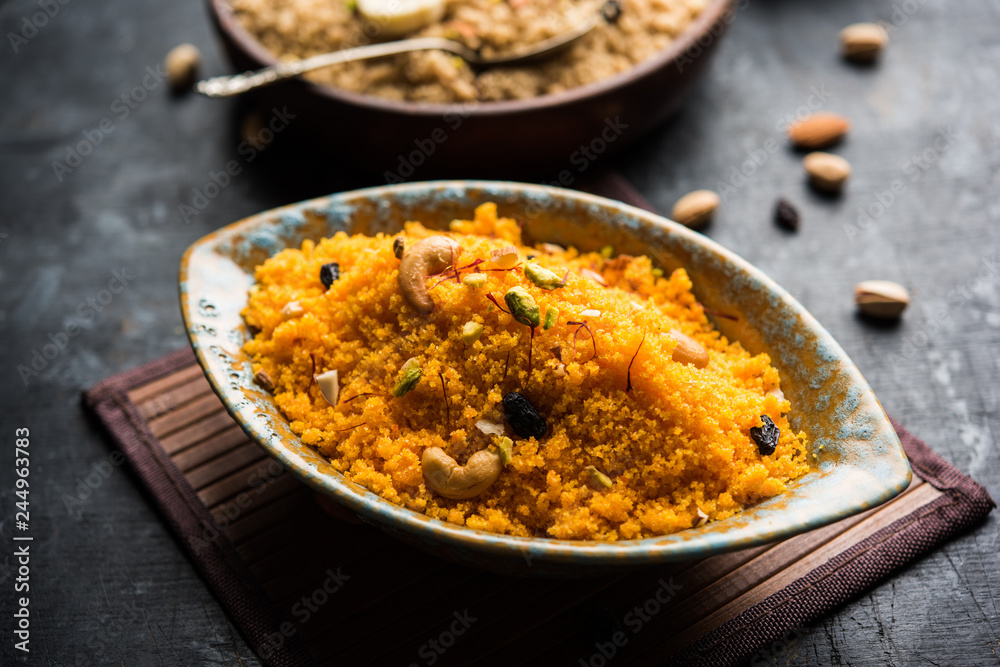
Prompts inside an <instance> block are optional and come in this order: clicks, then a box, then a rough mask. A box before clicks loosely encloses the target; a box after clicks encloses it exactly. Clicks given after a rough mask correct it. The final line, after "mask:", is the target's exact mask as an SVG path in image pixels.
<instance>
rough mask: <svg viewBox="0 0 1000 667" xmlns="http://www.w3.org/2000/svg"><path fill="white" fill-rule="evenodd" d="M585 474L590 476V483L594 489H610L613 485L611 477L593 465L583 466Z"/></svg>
mask: <svg viewBox="0 0 1000 667" xmlns="http://www.w3.org/2000/svg"><path fill="white" fill-rule="evenodd" d="M584 471H585V472H586V473H587V475H589V476H590V480H589V481H590V485H591V486H592V487H593V488H596V489H610V488H611V487H612V486H614V482H612V481H611V478H610V477H608V476H607V475H605V474H604V473H603V472H601V471H600V470H598V469H597V468H595V467H594V466H587V467H586V468H584Z"/></svg>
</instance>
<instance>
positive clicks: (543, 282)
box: [524, 262, 566, 290]
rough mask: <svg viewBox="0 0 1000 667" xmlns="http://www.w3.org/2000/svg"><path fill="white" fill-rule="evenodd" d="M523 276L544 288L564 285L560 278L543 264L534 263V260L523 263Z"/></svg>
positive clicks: (557, 287)
mask: <svg viewBox="0 0 1000 667" xmlns="http://www.w3.org/2000/svg"><path fill="white" fill-rule="evenodd" d="M524 277H525V278H527V279H528V280H530V281H531V282H533V283H534V284H535V285H537V286H538V287H541V288H542V289H545V290H554V289H559V288H560V287H565V286H566V283H564V282H563V281H562V278H560V277H559V276H557V275H556V274H555V273H553V272H552V271H549V270H548V269H546V268H545V267H544V266H541V265H539V264H535V263H534V262H528V263H527V264H525V265H524Z"/></svg>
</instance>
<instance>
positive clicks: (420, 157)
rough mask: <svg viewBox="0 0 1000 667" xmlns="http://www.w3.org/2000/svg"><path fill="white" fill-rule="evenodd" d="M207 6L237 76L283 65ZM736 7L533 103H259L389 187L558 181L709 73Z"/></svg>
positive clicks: (281, 92) (305, 91)
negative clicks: (649, 53)
mask: <svg viewBox="0 0 1000 667" xmlns="http://www.w3.org/2000/svg"><path fill="white" fill-rule="evenodd" d="M208 6H209V10H210V12H211V16H212V19H213V22H214V24H215V26H216V28H217V29H218V32H219V34H220V35H221V37H222V42H223V45H224V47H225V50H226V52H227V53H228V55H229V58H230V60H231V61H232V63H233V65H234V66H235V69H236V70H237V71H242V70H248V69H257V68H260V67H264V66H266V65H271V64H273V63H274V62H275V59H274V57H273V56H272V55H271V54H270V53H269V52H268V51H267V50H266V49H265V48H264V47H263V46H262V45H261V44H260V43H259V42H258V41H257V40H256V39H254V38H253V37H252V36H251V35H250V34H249V33H248V32H247V31H246V30H244V29H243V27H242V26H241V25H240V24H239V22H238V21H237V20H236V17H235V16H234V15H233V12H232V8H231V7H230V5H229V2H228V0H209V2H208ZM734 12H735V5H734V4H733V0H710V2H709V4H708V6H707V8H706V9H705V11H704V12H703V13H702V14H701V15H700V16H699V17H698V18H697V20H695V21H694V22H693V23H692V25H691V26H690V28H689V29H688V30H687V31H686V32H685V33H683V34H682V35H681V36H680V37H679V38H678V39H677V40H675V41H674V42H673V44H671V45H670V46H669V47H668V48H666V49H665V50H663V51H662V52H660V53H659V54H657V55H656V56H654V57H652V58H650V59H648V60H646V61H645V62H643V63H640V64H639V65H637V66H636V67H633V68H632V69H630V70H628V71H625V72H622V73H620V74H618V75H616V76H613V77H611V78H608V79H605V80H603V81H598V82H596V83H593V84H590V85H587V86H582V87H580V88H576V89H572V90H568V91H565V92H562V93H558V94H553V95H545V96H542V97H537V98H533V99H527V100H516V101H503V102H483V103H479V104H466V105H462V104H423V103H417V102H402V101H394V100H386V99H382V98H378V97H373V96H369V95H362V94H359V93H353V92H347V91H343V90H339V89H336V88H333V87H330V86H324V85H319V84H314V83H310V82H308V81H306V80H304V79H295V80H290V81H285V82H282V83H279V84H276V85H274V86H271V87H268V88H262V89H260V90H259V91H258V92H257V93H256V94H257V95H258V96H259V101H258V105H259V106H261V107H262V108H263V109H267V110H270V109H271V108H272V107H277V108H278V109H282V108H284V107H287V109H288V111H289V112H290V113H292V114H295V115H296V119H295V122H296V123H298V124H300V126H302V127H303V128H304V129H306V130H307V131H308V132H309V133H310V134H311V135H314V136H316V137H320V138H321V139H322V140H323V141H324V142H325V143H326V144H327V145H328V146H329V147H331V148H333V149H334V150H336V151H337V152H338V153H339V154H340V155H342V156H343V157H344V159H345V160H347V161H350V163H351V164H352V165H353V166H356V167H360V168H361V169H363V170H366V171H369V172H374V173H377V174H379V175H380V176H382V177H383V178H384V179H385V180H386V181H387V182H402V181H410V180H417V179H426V178H428V177H431V176H441V175H445V176H462V177H468V176H477V177H485V176H489V177H497V176H503V177H513V178H518V179H522V180H523V179H525V178H526V177H527V176H529V175H538V176H547V177H549V178H555V179H558V178H559V174H560V172H562V171H564V170H565V171H566V172H567V173H568V174H577V173H578V172H579V171H581V170H584V169H585V167H586V163H585V160H586V159H588V158H587V157H586V156H585V155H584V154H583V153H582V152H579V151H581V148H585V147H590V149H591V150H590V152H591V154H593V155H598V154H605V155H606V154H609V153H612V152H614V151H618V150H621V149H622V148H624V147H625V146H627V145H628V144H630V143H632V142H634V141H636V140H637V139H638V138H639V137H640V136H642V135H643V134H644V133H645V132H646V131H647V130H649V129H650V128H652V127H653V126H654V125H656V124H657V123H659V122H660V121H661V120H663V119H664V118H665V117H666V116H667V115H668V114H669V113H670V112H671V111H673V110H674V109H676V108H677V106H678V105H679V104H680V103H681V101H682V100H683V99H684V98H685V97H686V96H687V94H688V93H689V92H690V90H691V89H692V87H693V85H694V83H695V82H696V81H697V80H698V78H699V77H701V75H702V74H703V73H704V72H705V70H706V69H707V65H708V62H709V60H710V58H711V56H712V54H713V53H714V52H715V49H716V47H717V46H718V43H719V40H720V39H721V37H722V35H723V33H724V32H725V29H726V27H727V26H728V24H729V23H731V22H732V20H733V18H734ZM609 127H610V128H611V129H610V130H609V129H608V128H609ZM442 133H443V134H442ZM442 136H444V137H446V139H445V140H444V141H443V142H442V141H440V139H441V137H442ZM435 139H437V140H435ZM428 142H430V143H428ZM421 147H423V148H421ZM429 147H432V148H429ZM574 154H575V155H574ZM574 158H575V159H574ZM393 176H394V177H395V178H393ZM397 179H398V180H397ZM563 184H564V185H565V184H566V183H565V181H563Z"/></svg>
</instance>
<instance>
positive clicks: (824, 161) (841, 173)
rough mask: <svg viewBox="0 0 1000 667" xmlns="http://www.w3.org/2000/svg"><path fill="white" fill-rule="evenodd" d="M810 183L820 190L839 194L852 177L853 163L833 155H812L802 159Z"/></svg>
mask: <svg viewBox="0 0 1000 667" xmlns="http://www.w3.org/2000/svg"><path fill="white" fill-rule="evenodd" d="M802 166H804V167H805V168H806V173H807V174H809V182H810V183H812V184H813V186H814V187H816V188H817V189H819V190H825V191H827V192H838V191H839V190H840V189H841V188H842V187H844V183H845V182H847V179H848V178H850V177H851V163H850V162H848V161H847V160H845V159H844V158H842V157H840V156H839V155H834V154H833V153H821V152H818V151H817V152H815V153H810V154H809V155H807V156H805V157H804V158H803V159H802Z"/></svg>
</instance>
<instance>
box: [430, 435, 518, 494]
mask: <svg viewBox="0 0 1000 667" xmlns="http://www.w3.org/2000/svg"><path fill="white" fill-rule="evenodd" d="M420 466H421V468H422V469H423V472H424V479H425V480H427V486H429V487H430V488H431V489H433V490H434V492H435V493H437V494H438V495H440V496H444V497H445V498H450V499H452V500H466V499H468V498H473V497H475V496H478V495H479V494H480V493H482V492H483V491H485V490H486V489H488V488H489V487H490V485H491V484H492V483H493V482H495V481H496V479H497V477H499V476H500V471H501V470H502V469H503V463H502V462H501V460H500V455H499V454H496V453H494V452H491V451H489V450H488V449H481V450H479V451H478V452H476V453H475V454H473V455H472V456H470V457H469V460H468V461H467V462H466V463H465V465H464V466H460V465H458V462H457V461H456V460H455V459H453V458H451V457H450V456H448V455H447V454H446V453H445V451H444V450H443V449H441V448H440V447H428V448H427V449H425V450H424V453H423V455H422V456H421V457H420Z"/></svg>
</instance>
